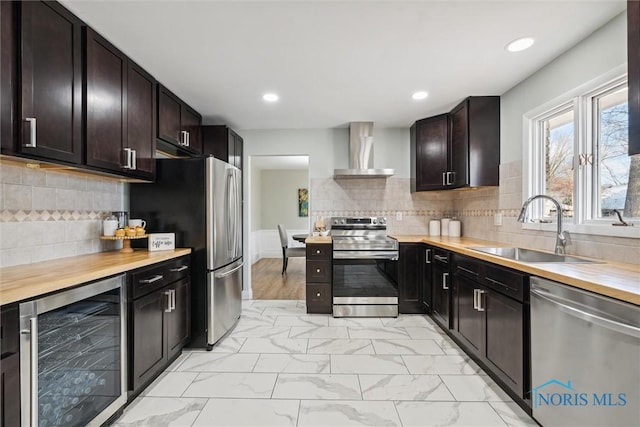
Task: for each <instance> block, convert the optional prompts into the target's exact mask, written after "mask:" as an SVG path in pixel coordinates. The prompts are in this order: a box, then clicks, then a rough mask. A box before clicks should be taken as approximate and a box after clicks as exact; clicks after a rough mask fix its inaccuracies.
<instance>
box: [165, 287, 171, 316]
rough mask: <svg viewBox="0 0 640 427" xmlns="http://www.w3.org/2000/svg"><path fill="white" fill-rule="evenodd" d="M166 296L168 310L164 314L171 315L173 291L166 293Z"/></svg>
mask: <svg viewBox="0 0 640 427" xmlns="http://www.w3.org/2000/svg"><path fill="white" fill-rule="evenodd" d="M164 294H165V295H166V296H167V308H165V309H164V312H165V313H171V291H170V290H169V291H164Z"/></svg>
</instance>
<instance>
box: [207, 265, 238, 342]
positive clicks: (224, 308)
mask: <svg viewBox="0 0 640 427" xmlns="http://www.w3.org/2000/svg"><path fill="white" fill-rule="evenodd" d="M243 266H244V263H243V262H242V258H240V259H239V260H237V261H235V262H233V263H232V264H229V265H228V266H226V267H223V268H220V269H218V270H214V271H210V272H209V273H208V274H207V321H208V322H207V323H208V327H207V349H208V350H211V348H212V347H213V345H214V344H215V343H216V342H217V341H218V340H219V339H220V338H222V337H223V336H224V335H225V334H226V333H227V332H228V331H229V330H230V329H231V328H232V327H233V326H234V325H235V323H236V321H237V320H238V319H239V318H240V312H241V311H242V267H243Z"/></svg>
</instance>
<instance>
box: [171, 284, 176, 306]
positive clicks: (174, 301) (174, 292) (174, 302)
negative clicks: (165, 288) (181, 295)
mask: <svg viewBox="0 0 640 427" xmlns="http://www.w3.org/2000/svg"><path fill="white" fill-rule="evenodd" d="M172 309H173V310H175V309H176V290H175V289H174V290H173V308H172Z"/></svg>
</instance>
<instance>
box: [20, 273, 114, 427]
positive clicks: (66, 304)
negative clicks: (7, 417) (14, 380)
mask: <svg viewBox="0 0 640 427" xmlns="http://www.w3.org/2000/svg"><path fill="white" fill-rule="evenodd" d="M124 304H125V299H124V276H123V275H121V276H117V277H113V278H110V279H106V280H102V281H99V282H95V283H92V284H89V285H85V286H82V287H80V288H76V289H73V290H70V291H66V292H62V293H59V294H54V295H53V296H50V297H46V298H42V299H39V300H36V301H32V302H28V303H23V304H21V305H20V320H21V329H22V334H21V354H22V356H21V357H22V376H21V389H22V398H23V400H22V401H23V412H22V424H23V425H28V426H41V427H49V426H85V425H94V424H95V425H100V424H102V423H103V422H104V421H106V420H107V419H108V418H109V417H110V416H111V414H112V413H113V412H115V410H117V409H118V407H119V406H120V405H122V404H123V403H124V399H125V398H126V397H125V393H126V381H125V378H124V372H125V369H124V366H125V365H124V363H125V360H124V359H125V355H124V349H125V332H124V331H125V325H126V322H125V320H124V316H125V310H124Z"/></svg>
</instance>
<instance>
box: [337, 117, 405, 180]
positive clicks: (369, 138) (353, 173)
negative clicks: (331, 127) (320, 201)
mask: <svg viewBox="0 0 640 427" xmlns="http://www.w3.org/2000/svg"><path fill="white" fill-rule="evenodd" d="M394 173H395V171H394V170H393V169H374V168H373V122H353V123H351V124H350V125H349V169H335V170H334V171H333V177H334V178H343V179H344V178H388V177H390V176H393V174H394Z"/></svg>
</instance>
